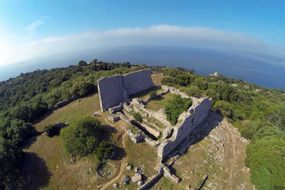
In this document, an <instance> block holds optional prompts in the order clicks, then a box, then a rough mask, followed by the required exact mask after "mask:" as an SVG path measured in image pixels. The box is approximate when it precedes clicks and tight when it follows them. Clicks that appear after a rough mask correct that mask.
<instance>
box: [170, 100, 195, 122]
mask: <svg viewBox="0 0 285 190" xmlns="http://www.w3.org/2000/svg"><path fill="white" fill-rule="evenodd" d="M191 105H192V100H191V99H185V98H181V96H178V95H175V96H174V98H173V99H171V100H170V101H169V102H167V104H166V106H165V114H166V117H167V120H168V121H170V123H171V124H172V125H175V124H176V123H177V121H178V118H179V116H180V114H181V113H182V112H183V111H186V110H187V109H188V108H189V107H190V106H191Z"/></svg>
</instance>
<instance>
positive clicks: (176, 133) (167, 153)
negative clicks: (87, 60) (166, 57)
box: [98, 69, 212, 190]
mask: <svg viewBox="0 0 285 190" xmlns="http://www.w3.org/2000/svg"><path fill="white" fill-rule="evenodd" d="M151 73H152V72H151V70H150V69H144V70H140V71H136V72H132V73H128V74H125V75H115V76H111V77H105V78H102V79H100V80H98V90H99V97H100V106H101V111H106V110H109V112H110V116H109V118H108V119H109V121H111V122H116V121H117V120H119V119H120V120H122V121H125V122H126V123H128V124H129V125H130V126H131V129H133V131H132V130H130V129H129V130H128V131H127V135H128V136H129V137H130V139H131V140H132V141H133V142H135V143H141V142H146V143H147V144H149V145H151V146H153V147H156V149H157V154H158V157H159V158H160V160H159V163H158V165H157V171H158V173H157V174H155V175H154V176H152V177H150V178H149V180H147V181H146V182H145V183H144V184H140V185H139V189H141V190H144V189H149V187H151V186H152V185H153V184H155V183H156V182H157V181H158V180H159V179H160V178H161V177H162V176H165V177H167V178H169V179H170V180H171V181H173V182H175V183H179V181H180V180H181V179H180V178H179V177H177V176H176V175H175V174H174V173H173V172H172V170H171V169H170V168H169V167H170V166H168V165H167V164H166V162H165V161H166V160H167V159H168V158H171V157H172V156H173V155H174V154H173V153H177V152H178V153H179V154H180V153H181V152H182V151H180V150H179V149H181V148H180V145H181V144H183V142H185V141H187V139H188V138H189V136H190V135H191V132H193V131H194V129H196V128H197V127H203V125H201V124H202V123H203V121H204V120H205V119H206V118H207V116H208V113H209V111H210V108H211V104H212V101H211V99H209V98H200V99H197V98H194V97H189V96H188V95H187V94H185V93H184V92H182V91H180V90H179V89H176V88H174V87H169V86H162V91H161V92H160V93H158V96H163V95H165V94H167V93H172V94H177V95H180V96H181V97H183V98H191V99H192V101H193V105H192V106H191V107H190V108H189V109H188V110H187V111H185V112H183V113H182V114H181V115H180V116H179V119H178V123H177V124H176V125H175V126H172V125H171V124H170V123H169V121H168V120H167V119H166V116H165V115H164V114H163V113H160V111H153V110H150V109H147V108H146V104H147V102H149V101H150V100H151V99H148V100H146V101H142V100H140V99H139V98H133V97H134V95H136V94H138V93H140V92H143V91H146V90H148V89H151V88H153V87H155V86H154V83H153V81H152V79H151ZM132 111H135V112H138V113H140V114H141V115H142V116H143V122H144V123H139V126H137V125H135V123H137V122H135V123H134V120H133V119H132V116H131V114H130V113H131V112H132ZM149 117H152V118H154V119H156V120H158V121H160V122H161V123H162V124H163V125H164V127H165V128H164V129H160V128H158V127H157V126H156V125H155V124H153V123H148V122H147V118H149ZM160 134H162V136H161V137H160ZM151 136H154V137H157V138H156V139H153V138H151ZM126 179H127V178H126ZM128 180H129V181H131V180H132V179H131V178H128Z"/></svg>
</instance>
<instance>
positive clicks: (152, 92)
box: [149, 91, 157, 99]
mask: <svg viewBox="0 0 285 190" xmlns="http://www.w3.org/2000/svg"><path fill="white" fill-rule="evenodd" d="M156 96H157V93H156V91H151V92H150V94H149V97H150V99H154V98H156Z"/></svg>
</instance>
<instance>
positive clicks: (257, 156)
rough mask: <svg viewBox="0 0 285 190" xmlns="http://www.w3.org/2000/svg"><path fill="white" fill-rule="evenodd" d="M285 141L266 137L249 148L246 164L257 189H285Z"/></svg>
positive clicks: (252, 143) (251, 144)
mask: <svg viewBox="0 0 285 190" xmlns="http://www.w3.org/2000/svg"><path fill="white" fill-rule="evenodd" d="M284 158H285V140H284V138H278V137H265V138H261V139H259V140H256V141H254V142H251V143H250V144H249V146H248V147H247V159H246V163H247V165H248V166H249V167H250V169H251V180H252V182H253V183H254V184H255V186H256V187H257V189H269V190H271V189H272V190H274V189H285V170H284V168H285V159H284Z"/></svg>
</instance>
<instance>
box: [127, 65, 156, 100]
mask: <svg viewBox="0 0 285 190" xmlns="http://www.w3.org/2000/svg"><path fill="white" fill-rule="evenodd" d="M124 87H125V89H126V91H127V92H128V95H129V96H131V95H134V94H137V93H139V92H142V91H145V90H147V89H150V88H152V87H154V84H153V81H152V79H151V70H150V69H144V70H140V71H136V72H132V73H129V74H126V75H124Z"/></svg>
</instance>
